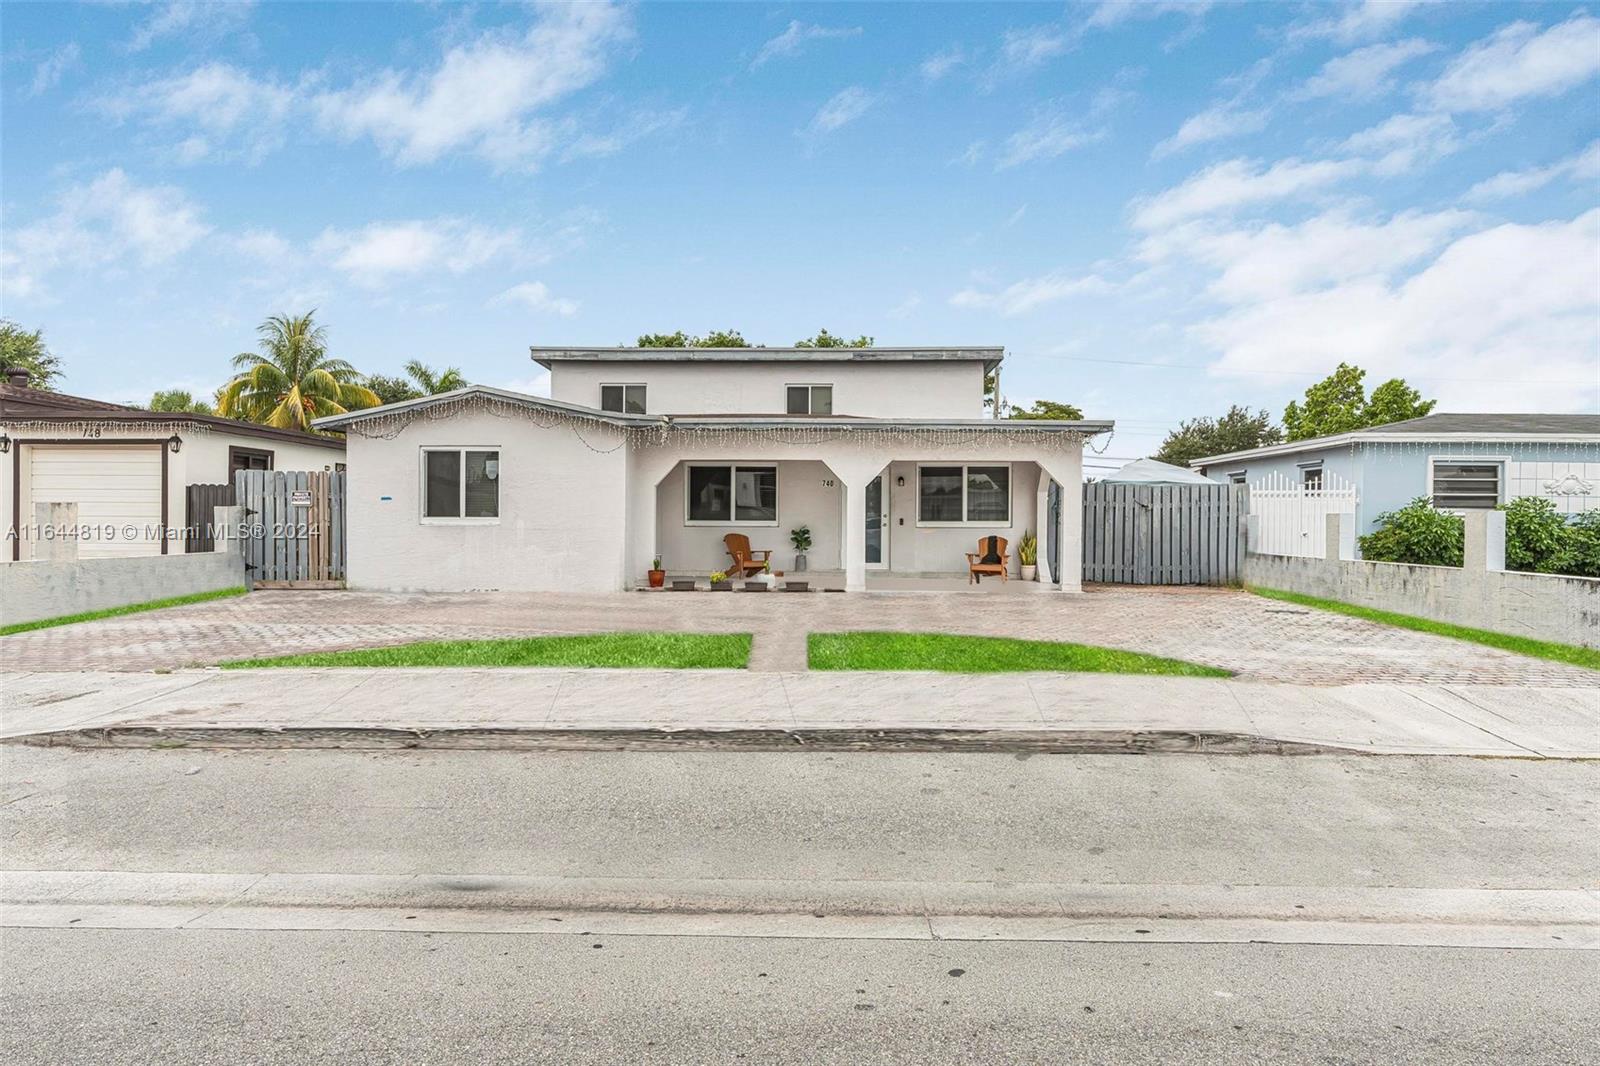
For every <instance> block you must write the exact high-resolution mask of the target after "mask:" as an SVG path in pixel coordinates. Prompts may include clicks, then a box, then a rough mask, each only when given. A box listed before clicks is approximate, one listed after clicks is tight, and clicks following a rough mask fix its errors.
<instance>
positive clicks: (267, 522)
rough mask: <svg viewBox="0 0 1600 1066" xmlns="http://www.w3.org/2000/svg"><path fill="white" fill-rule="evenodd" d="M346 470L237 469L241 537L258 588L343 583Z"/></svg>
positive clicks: (235, 482)
mask: <svg viewBox="0 0 1600 1066" xmlns="http://www.w3.org/2000/svg"><path fill="white" fill-rule="evenodd" d="M344 486H345V475H344V472H343V471H326V470H311V471H305V470H238V471H235V472H234V475H233V488H234V498H235V499H236V500H237V501H238V505H239V506H242V507H243V508H244V509H245V510H244V516H243V523H244V530H245V535H244V536H243V537H242V538H240V547H241V550H242V551H243V553H244V563H245V570H246V572H247V573H248V574H249V575H250V578H251V581H252V583H253V584H254V586H255V587H256V588H338V587H340V586H341V585H342V584H343V583H344V573H345V570H344V564H345V536H344Z"/></svg>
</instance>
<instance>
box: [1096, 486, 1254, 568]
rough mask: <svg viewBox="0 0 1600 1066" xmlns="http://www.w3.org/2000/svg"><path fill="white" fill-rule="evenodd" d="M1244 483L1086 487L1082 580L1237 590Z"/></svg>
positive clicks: (1245, 504)
mask: <svg viewBox="0 0 1600 1066" xmlns="http://www.w3.org/2000/svg"><path fill="white" fill-rule="evenodd" d="M1248 499H1249V497H1248V490H1247V489H1246V488H1245V487H1244V486H1243V485H1114V484H1106V483H1103V482H1093V483H1091V484H1088V485H1085V486H1084V487H1083V579H1084V580H1085V581H1104V582H1115V583H1119V584H1127V585H1234V584H1238V582H1239V570H1240V564H1241V561H1242V560H1243V557H1244V551H1245V540H1244V538H1245V533H1244V516H1245V514H1246V513H1247V512H1248V511H1249V506H1248Z"/></svg>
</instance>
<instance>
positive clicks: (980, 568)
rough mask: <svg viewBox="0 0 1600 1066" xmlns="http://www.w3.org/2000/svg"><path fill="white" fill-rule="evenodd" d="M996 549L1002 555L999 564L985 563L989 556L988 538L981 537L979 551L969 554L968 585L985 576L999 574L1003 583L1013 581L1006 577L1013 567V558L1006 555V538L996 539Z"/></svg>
mask: <svg viewBox="0 0 1600 1066" xmlns="http://www.w3.org/2000/svg"><path fill="white" fill-rule="evenodd" d="M994 547H995V551H996V552H998V553H999V555H1000V561H999V562H998V563H986V562H984V561H983V557H984V556H985V555H987V554H988V549H989V538H988V537H979V538H978V550H977V551H975V552H967V584H969V585H971V584H972V583H974V582H976V581H979V580H981V579H982V577H983V575H984V574H999V575H1000V580H1001V581H1009V580H1011V579H1010V578H1009V577H1007V576H1006V571H1007V570H1008V569H1009V568H1010V566H1011V556H1009V555H1007V554H1006V538H1004V537H996V538H994Z"/></svg>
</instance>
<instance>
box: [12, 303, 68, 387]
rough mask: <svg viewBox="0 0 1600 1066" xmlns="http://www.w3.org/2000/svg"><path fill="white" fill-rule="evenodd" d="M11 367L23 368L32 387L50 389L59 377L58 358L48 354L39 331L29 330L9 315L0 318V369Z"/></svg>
mask: <svg viewBox="0 0 1600 1066" xmlns="http://www.w3.org/2000/svg"><path fill="white" fill-rule="evenodd" d="M12 367H21V368H22V369H24V370H26V371H27V372H28V375H29V377H28V384H29V385H30V386H31V387H33V388H35V389H44V390H46V391H52V390H53V389H54V388H55V383H56V382H57V381H58V380H59V379H60V378H61V360H60V359H59V358H57V357H56V356H55V355H52V354H51V352H50V348H49V346H48V345H46V344H45V342H44V331H43V330H37V329H36V330H33V331H32V332H29V331H28V330H25V329H23V328H22V327H21V326H19V325H17V324H16V323H15V322H13V321H11V319H9V318H0V370H9V369H10V368H12Z"/></svg>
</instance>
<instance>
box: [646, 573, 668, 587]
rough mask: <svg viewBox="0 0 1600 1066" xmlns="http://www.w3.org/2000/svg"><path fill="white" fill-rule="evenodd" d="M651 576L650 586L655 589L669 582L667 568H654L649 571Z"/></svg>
mask: <svg viewBox="0 0 1600 1066" xmlns="http://www.w3.org/2000/svg"><path fill="white" fill-rule="evenodd" d="M649 577H650V587H651V588H653V589H658V588H660V587H661V586H662V585H665V584H666V583H667V572H666V571H665V570H652V571H650V573H649Z"/></svg>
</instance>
